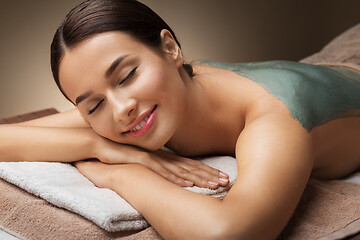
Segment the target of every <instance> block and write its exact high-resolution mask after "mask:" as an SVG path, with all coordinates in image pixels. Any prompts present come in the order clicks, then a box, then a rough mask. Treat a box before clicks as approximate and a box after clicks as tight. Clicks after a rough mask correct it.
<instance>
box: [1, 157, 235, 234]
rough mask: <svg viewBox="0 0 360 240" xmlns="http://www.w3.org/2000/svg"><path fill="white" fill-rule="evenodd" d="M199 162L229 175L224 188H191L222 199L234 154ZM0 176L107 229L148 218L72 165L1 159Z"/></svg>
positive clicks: (134, 226)
mask: <svg viewBox="0 0 360 240" xmlns="http://www.w3.org/2000/svg"><path fill="white" fill-rule="evenodd" d="M201 161H202V162H203V163H205V164H207V165H209V166H211V167H214V168H217V169H219V170H221V171H223V172H225V173H227V174H229V177H230V184H229V186H227V187H220V188H218V189H215V190H212V189H207V188H199V187H196V186H195V187H189V188H187V189H188V190H190V191H193V192H197V193H201V194H207V195H212V196H214V197H217V198H224V197H225V195H226V193H227V191H228V190H229V188H230V187H231V186H232V184H233V183H234V182H235V180H236V177H237V168H236V160H235V158H233V157H228V156H219V157H208V158H204V159H201ZM0 178H3V179H4V180H6V181H8V182H10V183H12V184H14V185H16V186H18V187H20V188H22V189H25V190H26V191H28V192H29V193H32V194H34V195H36V196H38V197H41V198H43V199H45V200H47V201H48V202H50V203H52V204H54V205H55V206H58V207H61V208H64V209H67V210H69V211H72V212H75V213H77V214H79V215H81V216H83V217H85V218H87V219H89V220H91V221H93V222H94V223H95V224H96V225H98V226H99V227H101V228H103V229H105V230H107V231H111V232H114V231H127V230H140V229H144V228H146V227H148V226H149V224H148V223H147V221H146V220H145V219H144V218H143V217H142V216H141V214H140V213H139V212H137V211H136V210H135V209H134V208H133V207H132V206H131V205H130V204H129V203H128V202H126V201H125V200H124V199H123V198H121V197H120V196H119V195H118V194H116V193H115V192H114V191H112V190H110V189H105V188H98V187H96V186H95V185H94V184H93V183H92V182H90V181H89V180H88V179H87V178H85V177H84V176H83V175H81V174H80V173H79V171H78V170H77V169H76V168H75V167H73V166H72V165H71V164H66V163H53V162H0Z"/></svg>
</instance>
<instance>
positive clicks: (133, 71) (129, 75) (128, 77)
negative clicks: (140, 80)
mask: <svg viewBox="0 0 360 240" xmlns="http://www.w3.org/2000/svg"><path fill="white" fill-rule="evenodd" d="M136 70H137V67H135V68H134V69H133V70H131V72H130V73H129V74H128V75H127V76H126V77H125V78H124V80H122V81H121V82H120V83H119V85H121V84H122V83H124V82H125V81H126V80H128V79H130V78H131V77H132V76H133V75H134V74H135V72H136Z"/></svg>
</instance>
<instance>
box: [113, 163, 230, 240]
mask: <svg viewBox="0 0 360 240" xmlns="http://www.w3.org/2000/svg"><path fill="white" fill-rule="evenodd" d="M110 185H111V186H112V189H113V190H114V191H116V192H117V193H118V194H119V195H120V196H122V197H123V198H124V199H126V200H127V201H128V202H129V203H130V204H131V205H132V206H134V208H135V209H137V210H138V211H139V212H140V213H141V214H142V215H143V216H144V217H145V218H146V219H147V220H148V221H149V223H150V224H151V225H152V226H153V227H154V228H155V229H156V230H157V231H158V232H159V233H160V235H161V236H163V237H164V238H165V239H183V238H187V239H212V238H216V237H217V236H219V235H221V234H219V233H221V232H222V231H223V229H224V226H221V223H222V219H221V218H223V217H224V214H225V212H224V211H223V205H222V201H221V200H219V199H216V198H213V197H210V196H207V195H201V194H197V193H193V192H190V191H188V190H185V189H183V188H181V187H178V186H176V185H174V184H172V183H170V182H168V181H166V180H165V179H163V178H162V177H160V176H159V175H157V174H156V173H154V172H152V171H150V170H148V169H147V168H145V167H143V166H140V165H135V164H134V165H133V164H129V165H124V166H123V167H120V168H119V170H117V172H115V173H114V174H113V177H112V178H111V183H110Z"/></svg>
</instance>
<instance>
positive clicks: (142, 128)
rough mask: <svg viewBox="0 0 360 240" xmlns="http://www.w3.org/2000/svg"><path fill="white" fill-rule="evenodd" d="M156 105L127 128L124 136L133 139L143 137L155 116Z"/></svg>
mask: <svg viewBox="0 0 360 240" xmlns="http://www.w3.org/2000/svg"><path fill="white" fill-rule="evenodd" d="M156 109H157V105H155V106H154V108H152V109H150V110H148V111H146V112H144V113H142V114H141V115H140V116H139V117H138V118H137V119H136V120H135V122H134V123H133V124H131V125H130V126H129V127H128V130H127V131H126V132H125V133H126V134H128V135H130V136H134V137H138V136H142V135H144V134H145V133H146V132H147V131H148V130H149V129H150V128H151V126H152V125H153V123H154V120H155V116H156V112H157V111H156Z"/></svg>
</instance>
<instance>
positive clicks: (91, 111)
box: [88, 99, 104, 115]
mask: <svg viewBox="0 0 360 240" xmlns="http://www.w3.org/2000/svg"><path fill="white" fill-rule="evenodd" d="M103 101H104V99H102V100H101V101H100V102H99V103H98V104H96V106H95V107H94V108H93V109H91V110H90V111H89V113H88V114H89V115H90V114H92V113H93V112H95V110H96V109H97V108H98V107H99V106H100V104H101V103H102V102H103Z"/></svg>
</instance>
